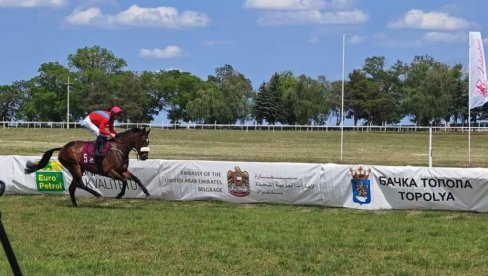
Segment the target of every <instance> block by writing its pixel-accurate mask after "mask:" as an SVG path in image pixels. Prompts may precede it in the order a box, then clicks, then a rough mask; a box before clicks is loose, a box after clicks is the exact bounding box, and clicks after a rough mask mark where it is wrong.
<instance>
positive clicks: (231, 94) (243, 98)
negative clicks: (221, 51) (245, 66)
mask: <svg viewBox="0 0 488 276" xmlns="http://www.w3.org/2000/svg"><path fill="white" fill-rule="evenodd" d="M208 81H209V82H214V83H215V84H216V86H217V87H218V89H219V90H220V91H221V92H222V96H223V99H224V101H225V103H226V106H227V107H228V108H226V111H227V114H225V118H222V121H221V123H227V124H233V123H235V122H236V121H238V120H240V121H241V122H243V121H245V120H246V119H247V118H248V116H249V111H250V99H251V97H252V93H253V90H252V85H251V81H250V80H249V79H247V78H246V77H245V76H244V75H243V74H241V73H239V72H238V71H236V70H234V68H232V66H230V65H228V64H226V65H224V66H222V67H219V68H217V69H215V77H213V76H210V77H209V80H208Z"/></svg>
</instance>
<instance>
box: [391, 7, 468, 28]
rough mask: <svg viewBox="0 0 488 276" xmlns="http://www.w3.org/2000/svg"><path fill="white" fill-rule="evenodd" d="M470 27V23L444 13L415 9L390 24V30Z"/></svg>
mask: <svg viewBox="0 0 488 276" xmlns="http://www.w3.org/2000/svg"><path fill="white" fill-rule="evenodd" d="M468 26H469V23H468V21H466V20H464V19H462V18H459V17H454V16H450V15H449V14H448V13H444V12H424V11H422V10H417V9H413V10H410V11H408V12H407V13H406V14H405V16H404V17H403V18H401V19H399V20H397V21H394V22H390V23H389V24H388V27H390V28H410V29H425V30H462V29H466V28H467V27H468Z"/></svg>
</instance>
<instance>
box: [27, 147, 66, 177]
mask: <svg viewBox="0 0 488 276" xmlns="http://www.w3.org/2000/svg"><path fill="white" fill-rule="evenodd" d="M60 149H62V148H54V149H50V150H48V151H46V152H45V153H44V155H43V156H42V158H41V161H39V162H38V163H32V162H31V161H27V163H26V164H25V169H24V172H25V173H33V172H35V171H37V170H40V169H42V168H44V167H45V166H46V165H47V163H49V160H50V159H51V156H53V152H55V151H57V150H60Z"/></svg>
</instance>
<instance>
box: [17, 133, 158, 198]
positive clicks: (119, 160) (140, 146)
mask: <svg viewBox="0 0 488 276" xmlns="http://www.w3.org/2000/svg"><path fill="white" fill-rule="evenodd" d="M150 131H151V130H150V129H149V130H148V131H146V128H142V129H141V128H132V129H130V130H127V131H125V132H122V133H118V134H117V135H116V137H115V139H113V140H111V141H109V142H107V144H109V145H106V146H105V147H104V148H106V149H107V152H106V154H105V156H104V157H103V159H101V161H100V165H98V164H96V162H93V158H92V156H91V155H92V154H91V153H92V152H93V142H84V141H71V142H69V143H67V144H66V145H64V146H63V147H61V148H53V149H50V150H48V151H46V152H45V153H44V155H43V156H42V158H41V160H40V161H39V162H38V163H32V162H30V161H28V162H27V163H26V168H25V173H33V172H35V171H37V170H40V169H42V168H44V167H45V166H46V165H47V164H48V163H49V160H50V159H51V156H52V155H53V153H54V152H55V151H59V154H58V160H59V162H61V164H62V165H63V166H64V167H65V168H66V169H67V170H68V171H69V172H70V173H71V175H72V176H73V180H72V181H71V184H70V185H69V195H70V197H71V203H72V204H73V207H77V206H78V204H76V198H75V190H76V188H81V189H83V190H85V191H87V192H89V193H91V194H92V195H94V196H96V197H101V196H102V195H101V194H100V193H99V192H97V191H95V190H93V189H92V188H90V187H88V186H86V185H85V184H83V181H82V175H83V173H84V172H85V171H88V172H91V173H94V174H98V175H102V176H107V177H111V178H112V179H115V180H120V181H122V184H123V185H122V188H121V191H120V193H119V194H118V195H117V196H116V198H117V199H119V198H121V197H122V196H123V195H124V194H125V190H126V188H127V180H133V181H134V182H136V183H137V185H139V187H140V188H141V189H142V191H143V192H144V194H145V195H146V198H149V197H150V195H149V192H148V191H147V189H146V187H144V185H142V183H141V181H140V180H139V178H137V177H136V176H135V175H133V174H132V173H131V172H130V171H129V170H128V168H129V153H130V152H131V151H132V150H135V151H136V152H137V159H141V160H146V159H147V158H148V157H149V132H150ZM87 149H91V152H90V151H87Z"/></svg>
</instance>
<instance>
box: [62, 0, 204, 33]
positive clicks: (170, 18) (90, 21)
mask: <svg viewBox="0 0 488 276" xmlns="http://www.w3.org/2000/svg"><path fill="white" fill-rule="evenodd" d="M66 21H67V22H68V23H70V24H73V25H79V24H81V25H90V26H97V27H118V26H144V27H162V28H184V27H203V26H206V25H207V24H208V23H209V21H210V19H209V17H208V16H207V15H206V14H205V13H200V12H195V11H184V12H182V13H180V12H178V10H177V9H176V8H173V7H156V8H142V7H139V6H137V5H132V6H130V7H129V8H128V9H127V10H125V11H122V12H120V13H118V14H115V15H105V14H102V12H101V11H100V9H98V8H88V9H86V10H75V11H73V13H72V14H71V15H69V16H68V17H66Z"/></svg>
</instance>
